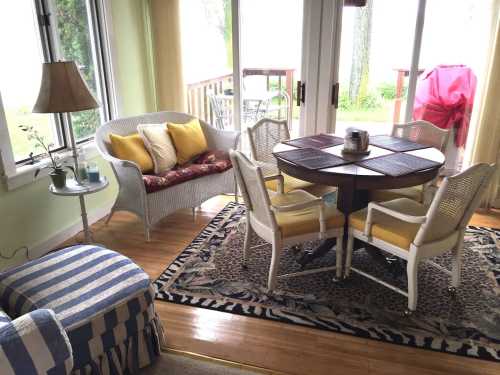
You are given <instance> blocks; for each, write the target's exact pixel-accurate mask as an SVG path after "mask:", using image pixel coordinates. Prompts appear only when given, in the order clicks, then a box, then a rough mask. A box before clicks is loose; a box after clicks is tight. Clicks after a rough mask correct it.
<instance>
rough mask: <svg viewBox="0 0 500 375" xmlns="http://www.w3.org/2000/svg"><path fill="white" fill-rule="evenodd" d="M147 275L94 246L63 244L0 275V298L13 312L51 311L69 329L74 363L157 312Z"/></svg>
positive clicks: (115, 341) (85, 360)
mask: <svg viewBox="0 0 500 375" xmlns="http://www.w3.org/2000/svg"><path fill="white" fill-rule="evenodd" d="M153 299H154V290H153V289H152V286H151V283H150V279H149V277H148V275H147V274H146V273H145V272H144V271H143V270H142V269H141V268H140V267H139V266H137V265H136V264H135V263H133V262H132V261H131V260H130V259H128V258H127V257H124V256H123V255H120V254H119V253H117V252H114V251H112V250H108V249H104V248H101V247H96V246H90V245H85V246H74V247H70V248H66V249H63V250H60V251H57V252H54V253H51V254H49V255H47V256H45V257H42V258H40V259H37V260H35V261H32V262H29V263H26V264H24V265H22V266H20V267H17V268H14V269H12V270H8V271H6V272H4V273H2V274H0V300H1V301H2V303H3V307H4V309H5V310H6V311H7V312H9V314H10V315H11V316H13V317H16V316H20V315H22V314H25V313H26V312H29V311H33V310H35V309H39V308H46V309H51V310H53V311H54V312H55V313H56V314H57V317H58V319H59V321H60V322H61V324H62V326H63V327H64V329H65V330H66V332H67V333H68V337H69V340H70V342H71V344H72V347H73V350H74V362H75V368H78V367H79V365H84V364H85V363H88V361H89V360H90V359H92V358H96V357H98V356H99V355H101V354H102V353H103V352H105V351H106V350H107V349H108V348H111V347H113V346H115V345H117V344H118V343H119V342H122V341H124V340H125V339H126V338H127V337H130V336H132V335H133V334H136V333H137V332H139V331H141V330H142V329H144V327H145V326H146V325H147V324H148V323H150V322H151V320H152V319H153V318H154V316H155V312H154V306H153Z"/></svg>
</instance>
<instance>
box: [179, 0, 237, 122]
mask: <svg viewBox="0 0 500 375" xmlns="http://www.w3.org/2000/svg"><path fill="white" fill-rule="evenodd" d="M180 5H181V9H180V11H181V43H182V66H183V75H184V82H185V84H186V92H187V105H188V112H189V113H190V114H193V115H195V116H197V117H199V118H201V119H203V120H205V121H207V122H208V123H210V124H212V125H214V126H216V127H218V128H221V129H233V128H234V121H233V93H234V91H233V44H232V12H231V0H189V1H187V0H183V1H181V2H180Z"/></svg>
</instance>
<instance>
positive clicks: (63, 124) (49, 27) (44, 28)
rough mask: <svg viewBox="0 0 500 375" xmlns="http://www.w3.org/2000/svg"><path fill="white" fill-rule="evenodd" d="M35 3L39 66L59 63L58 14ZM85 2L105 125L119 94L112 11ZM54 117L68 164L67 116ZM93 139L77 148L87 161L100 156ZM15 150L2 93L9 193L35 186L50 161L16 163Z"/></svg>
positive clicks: (0, 167) (2, 147)
mask: <svg viewBox="0 0 500 375" xmlns="http://www.w3.org/2000/svg"><path fill="white" fill-rule="evenodd" d="M32 1H33V4H34V11H35V12H36V18H37V21H36V22H37V26H38V30H39V35H38V37H39V38H40V41H41V45H42V51H43V61H40V63H42V62H54V61H58V60H60V58H59V56H58V51H59V47H58V46H57V40H58V39H57V37H56V35H55V32H56V30H55V27H56V25H57V21H54V20H53V17H54V14H55V12H53V11H52V9H51V4H50V0H32ZM85 2H86V8H87V14H88V18H89V30H90V40H91V45H92V54H93V55H94V62H95V64H96V67H95V69H96V79H97V81H98V83H97V89H98V90H99V93H100V97H101V98H102V100H101V102H102V103H101V106H100V108H99V109H98V110H99V112H100V115H99V118H100V121H101V122H106V121H109V120H111V119H112V118H114V117H115V114H116V94H115V90H114V89H115V87H114V84H113V81H112V77H113V65H112V60H111V48H110V43H109V35H108V28H109V21H108V18H109V15H108V11H109V7H108V6H106V3H107V1H104V2H103V1H100V0H85ZM47 21H48V22H47ZM53 117H54V121H55V124H54V126H55V128H56V131H57V138H58V142H59V143H60V144H61V145H62V146H61V147H58V148H57V149H55V150H54V151H55V152H57V153H58V154H59V155H60V156H61V158H63V159H66V158H67V159H68V160H69V159H70V156H71V145H70V144H69V133H68V130H69V129H68V126H69V124H68V121H67V120H66V116H64V114H61V113H57V114H54V115H53ZM99 126H100V124H98V125H97V127H99ZM94 136H95V133H93V134H91V135H90V136H88V137H85V138H84V139H80V140H78V142H77V145H78V146H80V147H82V148H83V150H84V151H85V153H86V154H87V156H88V157H94V156H97V154H98V153H97V152H96V150H95V146H94V142H93V141H94ZM12 146H13V145H12V142H11V138H10V134H9V129H8V124H7V119H6V114H5V110H4V107H3V102H2V95H1V92H0V175H1V177H2V179H3V180H4V182H5V185H6V187H7V189H8V190H11V189H15V188H17V187H19V186H22V185H25V184H27V183H30V182H33V180H34V178H33V174H32V173H33V171H34V170H35V169H38V168H42V167H43V166H45V165H47V162H48V158H42V159H40V158H39V157H40V155H38V157H36V156H35V158H36V162H35V163H34V164H33V163H32V162H31V160H32V159H30V158H25V159H23V160H15V155H14V151H13V147H12ZM45 174H46V173H44V172H43V171H42V172H41V175H42V176H43V175H45Z"/></svg>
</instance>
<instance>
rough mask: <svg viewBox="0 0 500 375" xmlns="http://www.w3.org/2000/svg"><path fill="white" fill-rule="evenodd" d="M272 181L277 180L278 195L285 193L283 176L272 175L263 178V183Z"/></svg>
mask: <svg viewBox="0 0 500 375" xmlns="http://www.w3.org/2000/svg"><path fill="white" fill-rule="evenodd" d="M272 180H278V193H279V194H284V193H285V178H284V177H283V175H282V174H273V175H270V176H265V177H264V181H272Z"/></svg>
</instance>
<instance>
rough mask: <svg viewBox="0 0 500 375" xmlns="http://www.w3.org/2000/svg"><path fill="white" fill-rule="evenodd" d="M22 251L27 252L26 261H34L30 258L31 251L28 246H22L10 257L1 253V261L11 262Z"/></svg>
mask: <svg viewBox="0 0 500 375" xmlns="http://www.w3.org/2000/svg"><path fill="white" fill-rule="evenodd" d="M22 250H26V259H28V260H32V259H31V257H30V255H29V254H30V253H29V249H28V246H21V247H18V248H17V249H16V250H14V252H13V253H12V254H11V255H10V256H9V255H4V254H2V253H1V252H0V259H5V260H11V259H13V258H14V257H15V256H16V255H17V253H19V252H20V251H22Z"/></svg>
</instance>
